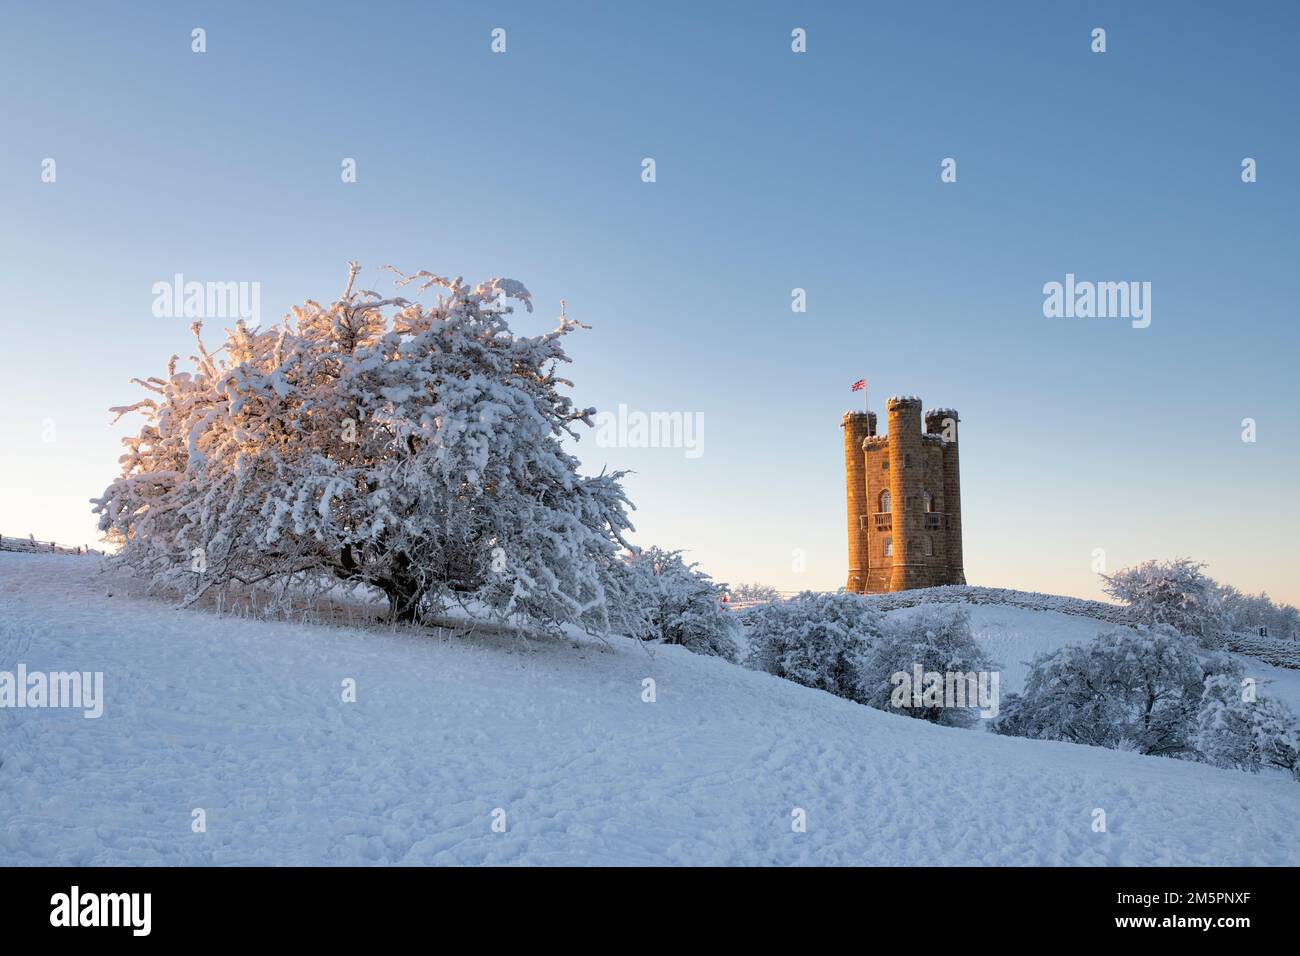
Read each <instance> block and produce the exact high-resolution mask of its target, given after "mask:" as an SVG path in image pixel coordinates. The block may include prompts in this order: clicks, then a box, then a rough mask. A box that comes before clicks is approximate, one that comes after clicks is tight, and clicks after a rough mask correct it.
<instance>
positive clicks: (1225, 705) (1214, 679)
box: [1194, 674, 1300, 779]
mask: <svg viewBox="0 0 1300 956" xmlns="http://www.w3.org/2000/svg"><path fill="white" fill-rule="evenodd" d="M1194 742H1195V745H1196V750H1197V752H1198V753H1199V754H1200V755H1201V757H1202V758H1203V759H1204V760H1205V761H1206V762H1207V763H1212V764H1214V765H1215V766H1216V767H1231V768H1234V769H1237V770H1250V771H1252V772H1256V771H1258V770H1259V769H1260V768H1261V767H1280V768H1282V769H1285V770H1290V771H1292V772H1293V773H1295V774H1296V775H1297V778H1298V779H1300V727H1298V725H1297V723H1296V718H1295V715H1294V714H1293V713H1291V710H1290V709H1289V708H1288V707H1287V706H1286V705H1285V704H1283V703H1282V702H1281V701H1278V700H1276V699H1274V698H1272V697H1257V696H1255V695H1254V694H1247V693H1245V692H1244V690H1243V687H1242V681H1241V680H1240V678H1238V677H1236V676H1228V675H1224V674H1216V675H1212V676H1210V677H1208V678H1206V680H1205V689H1204V691H1203V692H1202V694H1201V704H1200V709H1199V710H1198V712H1197V715H1196V733H1195V736H1194Z"/></svg>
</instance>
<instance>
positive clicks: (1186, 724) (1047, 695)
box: [993, 625, 1241, 757]
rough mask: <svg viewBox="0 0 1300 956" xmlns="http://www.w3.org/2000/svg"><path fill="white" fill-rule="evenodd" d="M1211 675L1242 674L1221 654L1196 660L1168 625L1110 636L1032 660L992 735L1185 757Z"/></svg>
mask: <svg viewBox="0 0 1300 956" xmlns="http://www.w3.org/2000/svg"><path fill="white" fill-rule="evenodd" d="M1215 674H1222V675H1226V676H1229V677H1240V675H1241V669H1240V667H1239V666H1238V665H1236V664H1235V663H1233V662H1232V661H1231V660H1230V659H1229V658H1228V657H1227V656H1226V655H1224V654H1218V653H1215V654H1207V655H1201V654H1198V653H1197V650H1196V647H1195V646H1194V645H1193V644H1191V643H1190V642H1189V641H1187V640H1186V639H1185V638H1184V637H1183V636H1182V635H1181V634H1179V633H1178V632H1177V631H1175V630H1174V629H1173V628H1172V627H1169V626H1167V625H1162V626H1159V627H1154V628H1147V627H1144V626H1139V627H1138V628H1136V629H1128V628H1124V629H1119V630H1113V631H1107V632H1105V633H1102V634H1099V635H1098V636H1097V637H1096V638H1094V639H1093V640H1092V641H1090V642H1088V643H1087V644H1077V645H1076V644H1071V645H1066V646H1065V647H1062V648H1060V649H1059V650H1056V651H1053V652H1051V653H1049V654H1040V655H1039V656H1038V657H1036V658H1035V659H1034V660H1033V662H1032V663H1031V664H1030V669H1029V676H1028V678H1027V679H1026V681H1025V688H1024V691H1023V692H1022V693H1020V694H1011V695H1009V696H1008V697H1007V698H1006V699H1005V700H1004V701H1003V703H1002V712H1001V714H1000V715H999V716H998V717H997V718H996V719H995V720H994V721H993V729H994V730H995V731H996V732H998V733H1001V734H1008V735H1011V736H1017V737H1033V738H1037V739H1040V740H1070V741H1074V742H1075V743H1081V744H1090V745H1092V746H1097V747H1109V748H1112V749H1119V748H1123V749H1132V750H1135V751H1137V752H1139V753H1144V754H1157V755H1161V756H1174V757H1189V756H1193V755H1194V752H1195V751H1194V741H1193V739H1192V737H1193V735H1194V732H1195V730H1196V715H1197V713H1198V711H1199V709H1200V703H1201V692H1202V688H1203V686H1204V683H1205V679H1206V678H1207V677H1209V676H1212V675H1215Z"/></svg>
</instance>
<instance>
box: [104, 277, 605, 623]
mask: <svg viewBox="0 0 1300 956" xmlns="http://www.w3.org/2000/svg"><path fill="white" fill-rule="evenodd" d="M357 272H358V269H357V266H356V264H355V263H353V264H352V265H351V271H350V273H349V277H348V282H347V287H346V289H345V291H344V293H343V295H342V297H341V298H339V299H338V300H336V301H335V302H334V303H333V304H331V305H328V306H322V305H320V304H318V303H316V302H314V301H308V302H306V303H304V304H303V305H301V306H298V307H295V308H294V309H293V310H292V316H289V317H286V318H285V320H284V322H283V323H282V324H280V325H276V326H272V327H270V328H269V329H258V330H250V329H248V328H246V327H245V326H244V325H243V324H242V323H240V324H238V325H237V326H236V327H235V328H234V329H232V330H228V332H227V336H226V341H225V344H224V346H223V348H222V349H219V350H217V351H215V352H209V351H208V350H207V349H206V348H205V347H204V344H203V342H202V340H201V339H200V338H199V331H200V325H199V324H198V323H196V324H195V325H194V326H193V330H194V333H195V338H196V340H198V341H197V351H198V355H197V356H192V357H191V359H192V362H193V368H192V369H191V370H188V371H182V370H180V369H179V368H178V367H177V358H176V356H172V359H171V361H170V362H169V363H168V366H167V372H166V375H165V376H164V377H161V378H158V377H154V378H148V379H144V380H140V379H136V380H135V381H136V382H137V383H138V384H140V385H142V386H143V387H144V388H145V389H147V390H148V391H149V392H151V393H152V395H151V397H149V398H146V399H144V400H143V401H140V402H137V403H135V404H134V405H129V406H124V407H120V408H117V409H114V411H116V412H117V413H118V415H119V417H120V416H121V415H123V414H126V413H127V412H133V411H136V412H141V413H142V414H143V415H144V417H145V424H144V426H143V427H142V428H141V430H140V432H139V434H138V435H136V436H134V437H131V438H127V439H125V440H124V444H125V445H126V449H127V451H126V454H125V455H124V456H123V457H122V459H121V462H122V473H121V476H120V477H118V478H117V479H116V480H114V481H113V482H112V483H111V484H110V485H109V486H108V488H107V489H106V490H105V492H104V494H103V496H102V497H100V498H99V499H97V500H96V501H95V510H96V511H97V512H98V513H99V515H100V528H101V530H102V531H104V532H106V533H107V535H108V536H109V538H110V540H115V541H117V542H120V543H121V544H122V551H121V554H120V557H119V558H118V560H119V561H121V562H124V563H125V564H127V565H129V566H131V567H133V568H135V569H136V570H138V571H140V572H143V574H144V575H145V576H146V577H147V579H149V580H150V581H152V582H154V583H158V584H168V585H174V586H179V587H182V588H184V589H185V590H187V591H189V592H190V595H191V599H194V598H197V596H198V595H200V594H202V593H203V592H204V591H206V590H208V589H210V588H213V587H217V586H221V585H223V584H224V583H227V582H239V583H259V584H263V585H270V584H283V585H285V586H286V587H287V585H288V584H289V583H290V582H293V583H294V584H295V585H301V586H317V587H320V586H325V585H326V584H327V583H328V580H329V579H331V578H333V579H336V580H337V579H341V580H343V581H346V582H350V583H356V584H365V585H370V586H372V587H374V588H377V589H379V590H380V591H382V592H383V593H384V594H386V595H387V596H388V599H389V601H390V604H391V608H392V613H393V616H394V618H396V619H402V620H416V619H419V618H420V617H421V616H423V615H424V614H426V613H428V612H430V611H432V610H435V609H437V608H438V607H440V606H443V605H444V604H445V603H446V602H447V601H449V600H450V599H452V598H453V597H456V598H459V599H461V600H470V599H472V600H474V601H476V602H478V603H479V604H480V605H481V606H484V607H486V608H488V609H490V610H491V611H492V612H494V613H496V614H498V615H501V616H510V615H516V614H518V615H521V616H523V617H525V618H528V619H529V620H531V621H533V622H537V623H542V624H548V625H559V624H561V623H565V622H576V623H579V624H581V625H584V626H586V627H588V628H590V629H592V630H597V631H604V630H606V629H607V627H608V619H607V600H606V593H605V589H606V585H607V583H608V580H609V567H610V566H611V565H612V563H613V561H614V560H615V556H616V554H617V552H618V550H619V549H620V547H626V546H627V543H626V542H625V541H624V540H623V532H624V531H625V530H626V529H629V528H630V524H629V522H628V518H627V514H626V511H625V506H626V505H627V504H628V502H627V499H626V497H625V496H624V492H623V489H622V487H621V485H620V481H619V479H620V477H621V473H616V474H602V475H600V476H598V477H584V476H581V475H579V474H578V461H577V460H576V459H575V458H574V457H572V456H571V455H569V454H567V453H566V452H565V451H564V450H563V448H562V447H561V440H562V439H563V437H564V436H566V435H571V436H572V435H576V431H575V425H576V424H578V423H583V424H586V425H588V426H590V425H591V420H590V417H591V415H592V414H593V413H594V411H595V410H594V409H579V408H575V406H574V405H573V403H572V402H571V400H570V399H569V398H568V397H567V396H565V395H563V394H562V393H561V389H562V388H564V387H566V386H570V385H571V383H570V382H568V381H567V380H565V379H563V378H561V377H559V376H557V374H556V369H557V367H558V366H559V365H560V364H561V363H564V362H567V361H569V359H568V357H567V356H566V355H565V352H564V349H563V347H562V341H563V339H564V337H565V336H566V335H568V334H569V333H571V332H573V331H574V330H575V329H577V328H579V327H580V326H579V323H577V322H575V321H573V320H571V319H568V318H566V317H564V316H561V319H560V323H559V326H558V327H557V328H556V329H555V330H554V331H552V332H549V333H546V334H544V335H538V336H532V337H524V336H517V335H515V334H513V333H512V332H511V330H510V326H509V323H508V321H507V316H508V315H509V314H510V312H511V311H513V310H512V307H510V306H508V305H506V304H505V303H506V300H507V299H513V300H515V301H516V302H521V303H523V304H524V305H525V306H526V307H527V308H528V309H529V310H531V308H532V303H531V299H530V296H529V293H528V290H527V289H525V288H524V286H523V285H521V284H520V283H518V282H516V281H514V280H511V279H492V280H490V281H488V282H486V283H483V284H481V285H478V286H475V287H470V286H467V285H465V284H464V283H463V282H462V281H461V280H460V279H459V278H455V279H446V278H442V277H439V276H435V275H432V274H431V273H427V272H420V273H417V274H416V275H414V276H402V275H401V274H400V273H399V274H398V275H399V277H400V278H399V280H398V285H399V286H401V285H405V284H407V283H409V282H413V281H419V282H420V291H421V292H423V291H425V290H426V289H428V288H430V287H435V286H436V287H440V288H441V289H443V290H445V292H444V294H439V296H438V298H437V301H436V303H435V304H434V305H433V306H432V307H425V306H423V305H421V304H418V303H412V302H408V301H407V300H406V299H403V298H400V297H398V298H381V297H380V296H379V295H378V294H377V293H374V292H369V291H354V290H353V284H354V280H355V279H356V276H357Z"/></svg>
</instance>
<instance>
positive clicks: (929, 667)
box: [861, 604, 997, 727]
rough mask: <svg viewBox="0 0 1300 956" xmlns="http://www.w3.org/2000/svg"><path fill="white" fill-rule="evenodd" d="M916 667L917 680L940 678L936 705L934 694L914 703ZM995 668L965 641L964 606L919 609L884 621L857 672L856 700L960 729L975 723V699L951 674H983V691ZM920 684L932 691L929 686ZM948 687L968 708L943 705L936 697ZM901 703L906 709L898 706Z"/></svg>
mask: <svg viewBox="0 0 1300 956" xmlns="http://www.w3.org/2000/svg"><path fill="white" fill-rule="evenodd" d="M918 665H919V666H920V668H921V672H922V674H923V675H924V674H931V673H933V674H938V675H942V676H941V678H940V683H938V685H937V689H938V692H939V696H938V699H937V700H936V699H934V698H935V695H934V694H930V695H927V696H926V697H925V698H924V699H923V700H920V701H919V702H918V701H916V700H915V699H914V697H913V694H912V693H911V691H913V690H914V691H915V693H916V695H917V696H918V697H919V695H921V693H922V688H921V687H915V686H914V685H915V679H914V675H915V673H916V668H917V666H918ZM996 666H997V665H996V664H995V663H994V662H993V661H992V660H990V659H989V657H988V655H987V654H986V653H985V651H984V649H983V648H981V647H980V646H979V644H978V643H976V641H975V638H973V637H972V636H971V632H970V613H969V612H968V611H967V610H966V609H965V608H964V607H961V606H959V605H943V604H923V605H921V606H920V607H918V608H917V609H916V610H915V611H914V612H912V613H911V614H908V615H907V616H906V617H902V618H893V619H891V620H889V622H888V627H886V628H885V629H884V630H883V632H882V634H881V635H880V637H879V638H877V639H876V641H874V642H873V644H872V646H871V649H870V651H869V652H868V654H867V656H866V661H865V663H864V665H863V669H862V676H861V699H862V702H863V703H865V704H868V705H869V706H871V707H876V708H879V709H880V710H888V711H892V712H894V713H899V714H906V715H907V716H909V717H918V718H920V719H922V720H928V721H930V722H931V723H935V724H945V725H948V726H950V727H965V726H969V725H970V724H971V723H972V722H973V721H974V719H975V713H974V708H975V707H976V705H977V700H976V698H975V697H974V696H973V695H970V694H969V690H970V685H969V684H968V683H966V682H965V681H963V680H961V679H960V678H957V677H956V675H969V674H972V673H973V674H977V675H978V674H979V673H980V672H983V673H984V674H985V675H986V676H985V684H984V686H985V687H986V688H988V687H989V686H990V685H989V683H988V681H989V677H988V674H989V672H991V671H993V670H995V668H996ZM896 675H906V680H905V681H904V680H902V679H896ZM922 683H923V684H924V685H925V686H927V687H931V688H932V689H933V682H931V683H930V684H926V683H925V681H923V682H922ZM949 683H951V684H952V685H953V687H954V690H958V689H959V690H960V692H961V694H962V697H963V699H964V700H966V701H968V702H969V703H968V704H966V705H964V706H948V704H951V703H952V702H951V701H947V700H945V698H944V697H943V696H942V694H943V692H944V691H945V689H946V686H947V685H948V684H949ZM977 686H978V677H977ZM899 693H901V694H902V696H901V697H900V696H899ZM904 699H905V700H906V706H899V704H900V702H901V701H902V700H904Z"/></svg>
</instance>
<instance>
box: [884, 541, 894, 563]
mask: <svg viewBox="0 0 1300 956" xmlns="http://www.w3.org/2000/svg"><path fill="white" fill-rule="evenodd" d="M893 556H894V539H893V538H886V539H885V557H887V558H892V557H893Z"/></svg>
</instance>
